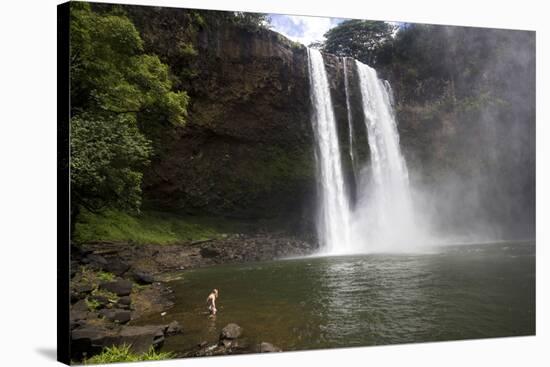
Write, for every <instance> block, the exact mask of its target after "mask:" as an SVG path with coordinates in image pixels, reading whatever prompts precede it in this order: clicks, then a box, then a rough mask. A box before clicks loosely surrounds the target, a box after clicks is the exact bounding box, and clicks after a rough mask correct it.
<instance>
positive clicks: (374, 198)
mask: <svg viewBox="0 0 550 367" xmlns="http://www.w3.org/2000/svg"><path fill="white" fill-rule="evenodd" d="M355 65H356V67H357V73H358V75H359V85H360V90H361V99H362V104H363V113H364V118H365V124H366V129H367V134H368V144H369V149H370V177H368V179H367V180H365V181H366V182H365V183H364V184H363V185H362V192H361V195H360V200H361V203H359V205H358V207H359V209H358V212H357V213H354V219H355V225H354V236H355V238H356V239H357V241H359V240H360V242H368V243H367V244H366V245H367V246H368V247H369V249H371V250H374V249H376V250H379V249H381V250H399V249H407V248H410V245H411V241H413V240H414V239H417V238H418V236H417V235H418V233H417V227H416V224H415V221H414V215H413V210H412V203H411V191H410V187H409V175H408V170H407V165H406V163H405V159H404V158H403V155H402V153H401V148H400V146H399V133H398V131H397V123H396V119H395V116H394V111H393V106H392V104H393V96H392V93H391V87H390V86H389V83H387V82H384V81H382V80H380V79H379V78H378V76H377V74H376V71H375V70H374V69H373V68H371V67H369V66H367V65H365V64H362V63H361V62H359V61H357V60H356V61H355Z"/></svg>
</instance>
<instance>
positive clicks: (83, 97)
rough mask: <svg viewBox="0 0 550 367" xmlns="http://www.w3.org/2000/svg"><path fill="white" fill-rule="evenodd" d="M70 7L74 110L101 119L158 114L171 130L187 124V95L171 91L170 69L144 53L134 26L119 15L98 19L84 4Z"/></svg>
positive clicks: (102, 16)
mask: <svg viewBox="0 0 550 367" xmlns="http://www.w3.org/2000/svg"><path fill="white" fill-rule="evenodd" d="M72 5H73V6H72V8H71V9H72V11H71V58H72V60H71V88H72V89H71V97H72V105H73V107H75V108H76V109H77V111H78V109H81V110H85V111H87V112H91V111H93V112H95V113H99V114H105V113H107V114H109V113H114V114H120V113H130V114H132V113H133V114H134V115H135V114H136V113H138V112H149V111H156V112H162V114H164V115H165V117H166V119H167V120H168V121H170V122H172V123H173V124H182V123H184V122H185V117H186V111H187V104H188V97H187V94H186V93H185V92H183V91H179V92H176V91H173V90H172V82H171V80H170V75H169V71H168V66H167V65H165V64H163V63H162V62H161V61H160V60H159V58H158V57H157V56H156V55H147V54H144V53H143V42H142V40H141V38H140V35H139V32H138V31H137V29H136V28H135V27H134V25H133V24H132V22H131V21H130V20H129V19H128V18H127V17H126V16H123V15H118V14H116V13H111V14H110V13H106V14H98V13H95V12H93V11H92V10H91V9H90V6H89V4H86V3H74V4H72ZM137 117H138V118H139V117H140V116H137Z"/></svg>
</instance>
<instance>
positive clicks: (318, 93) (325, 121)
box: [308, 49, 351, 253]
mask: <svg viewBox="0 0 550 367" xmlns="http://www.w3.org/2000/svg"><path fill="white" fill-rule="evenodd" d="M308 60H309V82H310V90H311V92H310V97H311V105H312V107H313V111H312V115H311V122H312V125H313V131H314V136H315V141H316V161H317V172H318V173H317V177H318V179H319V182H318V184H319V188H320V192H319V194H320V199H321V202H320V208H319V209H320V211H319V216H318V221H317V231H318V237H319V241H320V247H321V252H324V253H345V252H350V251H351V233H350V209H349V201H348V197H347V194H346V189H345V184H344V175H343V173H342V160H341V157H340V144H339V141H338V132H337V129H336V119H335V117H334V110H333V107H332V100H331V96H330V89H329V83H328V77H327V73H326V70H325V64H324V61H323V56H322V55H321V53H320V52H319V51H317V50H314V49H308Z"/></svg>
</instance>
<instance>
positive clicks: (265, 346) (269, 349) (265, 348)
mask: <svg viewBox="0 0 550 367" xmlns="http://www.w3.org/2000/svg"><path fill="white" fill-rule="evenodd" d="M258 349H259V352H260V353H276V352H282V350H281V348H279V347H277V346H275V345H273V344H271V343H267V342H262V343H260V345H259V347H258Z"/></svg>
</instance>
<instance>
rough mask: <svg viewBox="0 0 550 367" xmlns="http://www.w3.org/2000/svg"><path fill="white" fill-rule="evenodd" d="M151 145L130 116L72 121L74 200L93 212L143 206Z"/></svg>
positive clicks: (85, 118)
mask: <svg viewBox="0 0 550 367" xmlns="http://www.w3.org/2000/svg"><path fill="white" fill-rule="evenodd" d="M150 154H151V143H150V141H149V140H148V139H146V138H145V136H144V135H143V134H142V133H141V132H140V131H139V129H138V128H137V126H136V123H135V120H134V119H132V118H129V117H128V116H127V115H119V116H116V117H114V118H109V119H103V118H100V117H97V116H93V115H87V114H83V115H81V116H75V117H73V118H72V119H71V195H72V196H71V198H72V201H73V205H75V204H76V205H81V206H83V207H84V208H86V209H87V210H89V211H91V212H99V211H101V210H102V209H104V208H105V207H116V208H120V209H126V210H136V209H138V208H139V207H140V205H141V179H142V173H141V171H142V169H143V168H144V167H145V166H146V165H147V164H148V163H149V156H150Z"/></svg>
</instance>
